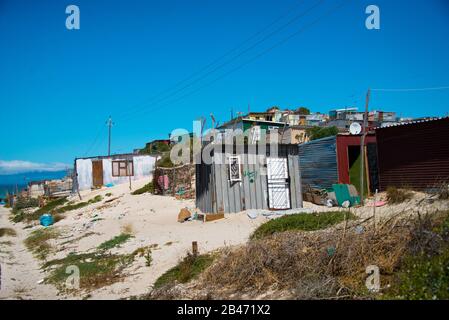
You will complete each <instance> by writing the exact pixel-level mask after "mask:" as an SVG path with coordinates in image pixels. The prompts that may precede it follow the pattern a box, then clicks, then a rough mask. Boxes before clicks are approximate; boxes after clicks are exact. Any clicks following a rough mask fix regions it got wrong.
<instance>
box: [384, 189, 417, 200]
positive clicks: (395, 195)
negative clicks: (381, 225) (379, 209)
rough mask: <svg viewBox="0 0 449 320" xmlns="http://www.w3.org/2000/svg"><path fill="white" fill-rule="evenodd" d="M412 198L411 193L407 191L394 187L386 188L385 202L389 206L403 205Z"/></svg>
mask: <svg viewBox="0 0 449 320" xmlns="http://www.w3.org/2000/svg"><path fill="white" fill-rule="evenodd" d="M412 197H413V193H412V192H411V191H409V190H407V189H398V188H396V187H388V188H387V200H388V202H389V203H391V204H399V203H403V202H405V201H407V200H410V199H411V198H412Z"/></svg>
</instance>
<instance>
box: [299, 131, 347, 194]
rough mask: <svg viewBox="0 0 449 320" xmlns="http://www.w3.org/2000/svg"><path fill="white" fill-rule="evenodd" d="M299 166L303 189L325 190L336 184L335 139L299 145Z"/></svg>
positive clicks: (330, 138)
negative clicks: (307, 187) (308, 187)
mask: <svg viewBox="0 0 449 320" xmlns="http://www.w3.org/2000/svg"><path fill="white" fill-rule="evenodd" d="M299 166H300V169H301V177H302V185H303V186H304V187H306V186H310V187H312V188H316V189H327V188H331V187H332V184H334V183H338V170H337V140H336V137H335V136H334V137H329V138H324V139H319V140H315V141H311V142H309V143H305V144H301V145H299Z"/></svg>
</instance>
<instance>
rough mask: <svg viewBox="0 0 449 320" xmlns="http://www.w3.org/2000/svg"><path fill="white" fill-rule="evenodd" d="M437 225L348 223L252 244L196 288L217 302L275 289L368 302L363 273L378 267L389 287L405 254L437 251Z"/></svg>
mask: <svg viewBox="0 0 449 320" xmlns="http://www.w3.org/2000/svg"><path fill="white" fill-rule="evenodd" d="M444 214H445V215H446V216H447V213H444ZM437 220H438V219H436V218H432V219H431V218H430V217H426V218H422V219H401V218H399V217H396V218H392V219H389V220H388V221H381V222H380V223H377V229H376V230H374V226H373V224H372V223H370V222H369V221H365V222H364V223H363V228H361V227H360V224H358V223H356V222H350V223H348V224H347V225H346V227H345V226H344V225H339V226H337V227H336V228H333V229H330V230H321V231H315V232H292V231H288V232H284V233H278V234H274V235H273V236H271V237H268V238H265V239H262V240H252V241H249V242H248V244H247V245H245V246H241V247H238V248H236V249H227V250H225V251H224V252H223V254H222V258H221V259H219V260H218V261H217V262H216V263H214V264H213V265H212V266H211V267H210V268H208V269H207V270H206V271H205V272H204V274H203V276H202V277H201V278H200V280H199V281H198V283H197V284H195V288H196V290H199V291H201V290H203V291H204V290H207V291H208V292H209V293H212V294H213V295H214V296H215V297H228V296H229V294H235V293H238V294H249V295H250V296H252V297H254V296H257V294H260V293H263V292H266V291H267V290H270V289H273V290H277V291H279V292H281V291H288V292H290V293H291V294H292V297H294V298H299V299H319V298H327V299H329V298H356V299H360V298H363V299H366V298H372V297H373V296H372V294H370V293H369V292H368V291H367V289H366V287H365V279H366V268H367V267H368V266H369V265H376V266H378V267H379V269H380V272H381V276H382V281H383V282H382V286H387V285H388V284H389V283H391V281H393V278H394V277H393V275H394V273H395V271H396V270H397V268H398V267H399V266H400V264H401V261H402V259H403V257H404V255H405V254H411V255H413V254H417V253H418V252H423V251H425V252H429V250H430V251H432V250H433V249H432V248H438V247H439V246H441V240H439V239H440V238H441V237H439V236H438V235H437V234H433V233H432V232H429V230H433V228H434V227H435V225H437V222H438V221H437ZM435 250H437V249H435Z"/></svg>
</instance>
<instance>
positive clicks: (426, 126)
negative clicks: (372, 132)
mask: <svg viewBox="0 0 449 320" xmlns="http://www.w3.org/2000/svg"><path fill="white" fill-rule="evenodd" d="M376 136H377V148H378V151H377V152H378V160H379V178H380V189H381V190H386V188H387V187H389V186H396V187H408V188H413V189H417V190H423V189H426V188H429V187H432V186H434V185H435V184H436V183H438V182H441V181H442V180H444V181H449V118H443V119H438V120H432V121H425V122H419V123H413V124H406V125H399V126H393V127H387V128H379V129H376Z"/></svg>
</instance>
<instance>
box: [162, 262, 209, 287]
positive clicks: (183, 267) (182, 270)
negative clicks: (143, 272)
mask: <svg viewBox="0 0 449 320" xmlns="http://www.w3.org/2000/svg"><path fill="white" fill-rule="evenodd" d="M214 259H215V255H212V254H203V255H198V256H196V255H193V254H191V253H189V254H187V256H186V257H185V258H184V259H183V260H182V261H181V262H180V263H179V264H178V265H177V266H176V267H174V268H171V269H170V270H168V271H167V272H165V273H164V274H163V275H162V276H160V277H159V278H158V279H157V280H156V282H155V283H154V288H155V289H158V288H161V287H163V286H166V285H170V284H174V283H175V282H176V281H177V282H180V283H187V282H189V281H190V280H192V279H194V278H195V277H197V276H198V275H199V274H200V273H202V272H203V271H204V270H206V269H207V268H208V267H209V266H210V265H211V264H212V262H213V261H214Z"/></svg>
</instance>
